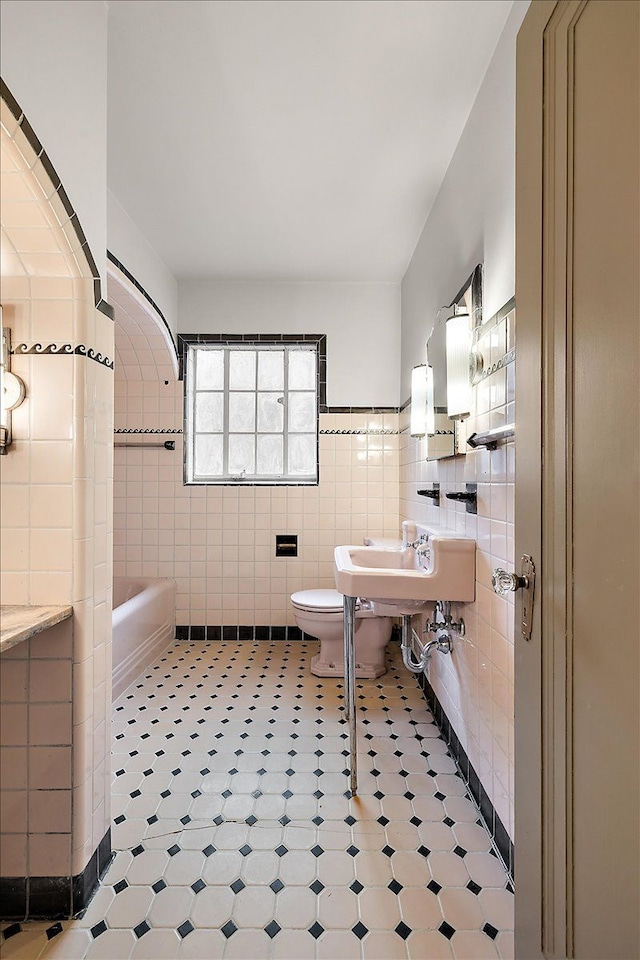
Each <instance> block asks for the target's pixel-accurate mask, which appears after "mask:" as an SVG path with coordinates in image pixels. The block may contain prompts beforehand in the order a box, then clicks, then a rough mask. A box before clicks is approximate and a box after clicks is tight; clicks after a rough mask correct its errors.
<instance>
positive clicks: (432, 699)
mask: <svg viewBox="0 0 640 960" xmlns="http://www.w3.org/2000/svg"><path fill="white" fill-rule="evenodd" d="M418 683H419V684H420V688H421V689H422V693H423V696H424V698H425V700H426V701H427V704H428V706H429V709H430V710H431V712H432V714H433V718H434V720H435V721H436V723H437V724H438V726H439V727H440V730H441V731H442V735H443V737H444V738H445V740H446V741H447V743H448V744H449V749H450V751H451V754H452V756H453V758H454V760H455V761H456V763H457V765H458V768H459V770H460V773H461V775H462V778H463V780H464V781H465V783H466V784H467V786H468V788H469V791H470V793H471V795H472V797H473V799H474V800H475V802H476V804H477V805H478V809H479V810H480V813H481V815H482V819H483V820H484V822H485V824H486V826H487V829H488V831H489V833H490V834H491V836H492V837H493V841H494V843H495V845H496V848H497V850H498V852H499V854H500V856H501V857H502V860H503V862H504V865H505V867H506V868H507V872H508V873H509V878H510V880H511V882H512V883H513V877H514V847H513V843H512V841H511V838H510V836H509V834H508V833H507V830H506V828H505V826H504V824H503V823H502V821H501V819H500V817H499V816H498V814H497V813H496V811H495V809H494V807H493V804H492V803H491V800H490V799H489V795H488V793H487V791H486V790H485V788H484V787H483V785H482V782H481V780H480V777H479V776H478V774H477V773H476V771H475V769H474V767H473V764H472V763H471V761H470V760H469V757H468V756H467V753H466V751H465V749H464V747H463V746H462V744H461V743H460V740H459V738H458V735H457V734H456V732H455V730H454V729H453V727H452V726H451V723H450V722H449V718H448V717H447V715H446V713H445V712H444V709H443V707H442V704H441V703H440V701H439V700H438V698H437V696H436V693H435V691H434V689H433V687H432V686H431V684H430V683H429V680H428V679H427V677H426V676H425V675H424V673H421V674H419V676H418Z"/></svg>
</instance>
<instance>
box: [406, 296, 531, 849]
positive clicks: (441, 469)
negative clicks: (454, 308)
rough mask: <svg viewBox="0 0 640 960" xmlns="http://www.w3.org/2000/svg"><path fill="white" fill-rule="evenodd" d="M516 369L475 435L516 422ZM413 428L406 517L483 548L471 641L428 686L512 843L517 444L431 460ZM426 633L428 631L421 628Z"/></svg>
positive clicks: (497, 387) (505, 376) (493, 396)
mask: <svg viewBox="0 0 640 960" xmlns="http://www.w3.org/2000/svg"><path fill="white" fill-rule="evenodd" d="M514 323H515V311H512V312H511V313H510V314H509V315H508V317H506V318H505V319H504V320H503V321H502V322H501V323H499V324H498V325H497V326H496V327H494V328H493V331H492V333H491V334H490V335H489V336H488V337H487V338H483V341H482V344H481V347H482V352H483V354H484V358H485V365H486V367H488V366H490V365H491V364H493V363H495V362H496V361H497V360H498V359H499V358H500V357H501V356H503V355H504V354H505V353H506V351H507V349H511V347H512V346H513V337H514ZM487 340H488V341H489V342H487ZM514 368H515V365H514V364H510V365H508V366H507V367H505V368H503V369H501V370H499V371H497V372H496V373H494V374H492V375H491V376H489V377H487V378H486V379H485V380H484V381H483V382H481V383H480V384H479V385H478V386H476V387H475V388H474V403H473V410H472V416H471V417H470V418H469V420H468V421H467V433H468V434H471V433H472V432H474V431H476V432H480V431H482V430H486V429H489V428H491V427H496V426H499V425H503V424H507V423H512V422H513V420H514V403H513V397H514V377H513V375H514ZM407 425H408V410H407V414H403V415H402V420H401V429H403V433H402V440H401V449H400V512H401V514H402V515H403V516H405V517H407V518H409V519H412V520H419V521H423V522H429V523H430V524H433V525H434V526H438V527H443V528H445V529H447V530H454V531H456V532H458V533H461V534H464V535H466V536H469V537H473V538H474V539H475V540H476V542H477V553H476V600H475V603H472V604H456V605H454V608H455V614H456V616H462V617H463V619H464V621H465V626H466V635H465V637H464V638H458V639H456V640H455V642H454V650H453V653H452V655H451V656H450V657H449V656H444V655H441V654H436V655H435V656H434V657H433V658H432V663H431V666H430V667H429V680H430V682H431V685H432V686H433V688H434V690H435V693H436V695H437V697H438V699H439V700H440V702H441V704H442V706H443V708H444V710H445V712H446V714H447V716H448V717H449V720H450V722H451V724H452V726H453V728H454V730H455V731H456V733H457V735H458V737H459V739H460V742H461V743H462V746H463V747H464V749H465V750H466V752H467V754H468V756H469V759H470V761H471V763H472V764H473V766H474V767H475V770H476V772H477V774H478V775H479V777H480V779H481V781H482V784H483V786H484V788H485V790H486V791H487V793H488V795H489V798H490V799H491V801H492V803H493V805H494V808H495V810H496V812H497V814H498V816H499V817H500V819H501V820H502V823H503V824H504V826H505V828H506V829H507V831H508V833H509V835H510V837H511V839H512V840H513V838H514V829H513V770H514V738H513V640H514V634H513V627H514V608H513V601H512V600H511V599H509V600H505V599H502V598H500V597H498V596H496V595H495V594H494V593H493V591H492V588H491V574H492V572H493V570H494V568H495V567H498V566H500V567H504V568H506V569H507V570H509V571H512V570H513V569H514V539H513V497H514V478H515V442H514V441H509V442H508V443H506V444H503V445H500V446H499V447H498V449H497V450H495V451H487V450H484V449H479V450H475V451H474V450H469V452H468V453H467V454H466V456H464V457H455V458H453V459H447V460H440V461H430V462H427V461H426V460H425V456H426V446H425V441H424V440H416V439H414V438H412V437H410V436H409V434H408V430H406V429H404V428H406V427H407ZM435 481H437V482H439V483H440V490H441V500H440V504H441V505H440V506H439V507H436V506H434V505H432V503H431V501H426V500H425V498H423V497H419V496H418V495H417V493H416V491H417V490H418V489H422V488H423V487H425V486H429V485H430V484H431V483H433V482H435ZM467 482H471V483H477V484H478V513H477V516H474V515H472V514H469V513H467V512H466V507H465V504H463V503H462V504H458V503H456V502H455V501H451V500H446V499H445V497H444V494H445V493H451V492H453V491H455V490H464V488H465V487H464V485H465V483H467ZM442 599H446V598H442ZM418 626H420V629H421V625H418V624H417V621H416V628H418Z"/></svg>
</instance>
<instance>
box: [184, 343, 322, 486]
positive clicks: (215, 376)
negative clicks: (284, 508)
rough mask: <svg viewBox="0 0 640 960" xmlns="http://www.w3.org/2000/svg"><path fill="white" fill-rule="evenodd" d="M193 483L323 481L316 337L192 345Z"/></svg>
mask: <svg viewBox="0 0 640 960" xmlns="http://www.w3.org/2000/svg"><path fill="white" fill-rule="evenodd" d="M184 365H185V369H184V373H185V452H186V463H185V472H186V482H187V483H237V484H242V483H250V484H291V483H296V484H304V483H317V482H318V349H317V344H316V343H307V342H300V343H269V344H264V343H259V342H244V341H243V342H242V343H231V344H230V343H215V342H214V343H209V342H205V343H186V344H185V353H184Z"/></svg>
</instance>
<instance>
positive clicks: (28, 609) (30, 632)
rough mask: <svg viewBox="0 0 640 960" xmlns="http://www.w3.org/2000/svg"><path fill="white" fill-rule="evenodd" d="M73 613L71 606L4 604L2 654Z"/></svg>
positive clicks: (0, 608)
mask: <svg viewBox="0 0 640 960" xmlns="http://www.w3.org/2000/svg"><path fill="white" fill-rule="evenodd" d="M72 613H73V607H71V606H55V605H54V604H46V605H45V604H41V605H39V606H26V605H23V604H13V603H12V604H2V606H0V654H2V653H4V652H5V650H9V649H11V647H15V645H16V644H17V643H22V641H23V640H28V639H29V638H30V637H35V635H36V634H37V633H42V631H43V630H46V629H47V628H48V627H53V626H54V625H55V624H56V623H60V622H61V621H62V620H67V619H68V618H69V617H70V616H71V615H72Z"/></svg>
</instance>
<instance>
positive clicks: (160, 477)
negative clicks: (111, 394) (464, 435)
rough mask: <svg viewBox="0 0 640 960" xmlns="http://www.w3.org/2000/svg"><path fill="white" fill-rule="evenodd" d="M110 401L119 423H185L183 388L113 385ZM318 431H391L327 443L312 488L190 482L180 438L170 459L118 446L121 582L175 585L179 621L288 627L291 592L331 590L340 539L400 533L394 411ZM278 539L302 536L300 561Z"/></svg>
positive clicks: (117, 564) (336, 421)
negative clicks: (278, 551) (171, 581)
mask: <svg viewBox="0 0 640 960" xmlns="http://www.w3.org/2000/svg"><path fill="white" fill-rule="evenodd" d="M115 403H116V427H121V428H156V429H172V428H173V429H180V428H181V427H182V383H176V382H171V383H169V384H168V385H165V384H164V383H158V382H157V381H135V380H134V381H130V380H128V381H126V380H122V379H116V399H115ZM320 429H321V430H360V431H363V430H370V431H373V430H385V429H386V430H392V431H395V433H393V434H386V435H381V434H373V433H368V434H364V433H361V434H350V435H337V434H332V435H327V434H323V435H321V436H320V484H319V485H318V486H313V487H240V488H239V487H229V486H224V487H216V486H209V487H194V486H185V485H184V483H183V467H182V438H181V437H180V436H177V437H176V438H175V439H176V450H175V452H170V451H166V450H163V449H156V448H151V449H148V450H143V449H139V448H134V449H131V450H126V449H121V448H119V449H116V451H115V454H116V456H115V473H114V572H115V575H116V576H129V577H134V576H149V577H173V578H175V580H176V583H177V610H176V618H177V623H178V624H195V625H201V624H206V625H208V626H216V625H226V626H231V625H274V626H275V625H285V624H293V623H294V619H293V615H292V612H291V607H290V603H289V597H290V595H291V593H293V592H294V591H296V590H302V589H308V588H315V587H332V586H333V548H334V546H335V544H336V543H344V542H351V541H353V542H356V543H358V542H361V540H362V538H363V537H364V536H365V535H366V534H367V533H377V534H379V535H385V536H397V535H398V440H399V437H398V435H397V429H398V416H397V414H322V415H321V417H320ZM118 439H119V440H121V441H126V439H127V438H126V437H125V436H119V437H118ZM136 439H139V438H136ZM158 439H159V438H158V437H151V438H148V441H147V442H153V441H157V440H158ZM160 439H162V438H160ZM278 533H283V534H298V543H299V555H298V557H297V558H296V559H283V558H275V535H276V534H278Z"/></svg>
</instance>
